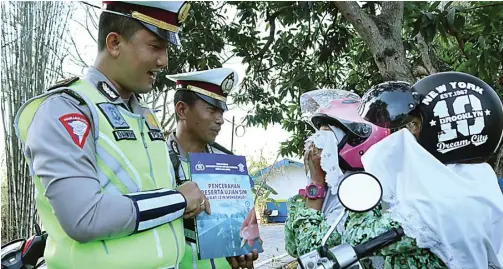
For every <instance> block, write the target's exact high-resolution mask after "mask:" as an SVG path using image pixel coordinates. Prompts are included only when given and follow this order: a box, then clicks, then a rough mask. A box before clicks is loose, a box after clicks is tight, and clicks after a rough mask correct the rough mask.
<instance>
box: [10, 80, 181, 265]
mask: <svg viewBox="0 0 503 269" xmlns="http://www.w3.org/2000/svg"><path fill="white" fill-rule="evenodd" d="M63 91H65V92H68V91H70V92H69V93H70V94H72V95H73V96H77V97H79V99H82V100H83V101H85V102H86V103H87V105H88V106H89V108H90V109H91V114H92V119H89V120H90V121H91V122H93V126H94V130H95V135H94V138H95V142H96V167H97V169H98V177H99V179H100V183H101V185H102V188H101V190H102V192H104V193H109V194H111V195H122V194H127V193H131V192H133V191H131V189H136V190H138V189H139V191H147V190H153V189H158V188H168V189H174V188H175V187H176V183H175V180H174V178H173V174H172V172H171V173H170V171H172V169H171V166H172V164H171V162H170V159H169V155H168V147H167V144H166V142H165V141H164V140H159V139H157V140H155V139H154V140H152V139H153V138H151V136H149V135H148V134H149V132H148V131H149V129H148V127H147V124H146V122H145V117H144V116H142V115H138V114H133V113H131V112H129V111H127V110H126V109H124V108H122V107H120V106H116V105H113V106H116V107H117V109H118V111H119V112H120V114H121V115H122V117H123V118H124V120H125V121H126V122H127V124H128V125H129V130H131V131H133V132H134V134H135V136H136V140H128V139H124V140H118V141H117V140H116V138H115V136H114V131H116V130H114V128H113V126H112V124H111V123H109V121H108V120H107V116H106V114H105V113H104V112H103V111H102V110H101V109H99V105H100V104H103V103H108V102H109V101H108V99H106V97H105V96H103V95H102V94H101V93H99V92H98V90H97V89H96V88H95V87H94V86H93V85H92V84H91V83H89V82H87V81H85V80H78V81H76V82H73V83H72V84H70V85H67V87H65V88H58V89H55V90H52V91H49V92H47V93H46V94H43V95H40V96H37V97H35V98H33V99H31V100H29V101H28V102H27V103H26V104H24V105H23V107H22V108H21V109H20V110H19V112H18V115H17V117H16V123H15V124H16V128H17V132H18V137H19V138H20V139H21V140H22V141H23V143H24V142H26V136H27V130H28V127H29V126H30V124H31V122H32V120H33V118H34V116H35V113H36V111H37V109H38V107H39V106H40V105H41V104H42V102H43V101H44V100H45V99H47V98H48V97H49V96H51V95H53V94H60V93H62V92H63ZM154 118H155V117H154ZM155 120H156V121H157V119H155ZM156 123H157V124H158V126H160V125H159V123H158V122H156ZM91 130H93V129H91ZM27 162H28V163H29V164H31V160H29V159H27ZM30 166H31V165H30ZM32 174H33V173H32ZM33 180H34V183H35V189H36V193H35V200H36V206H37V209H38V213H39V215H40V218H41V220H42V224H43V226H44V227H45V229H46V230H47V233H48V234H49V237H48V239H47V244H46V248H45V253H44V257H45V261H46V263H47V265H48V268H50V269H52V268H107V269H108V268H142V269H143V268H178V264H179V263H180V261H181V260H182V259H183V256H184V251H185V240H184V235H183V223H182V219H177V220H175V221H173V222H170V223H167V224H163V225H161V226H158V227H156V228H154V229H150V230H147V231H144V232H140V233H136V234H133V235H130V236H125V237H121V238H117V239H111V240H101V241H91V242H88V243H79V242H77V241H75V240H73V239H72V238H70V237H69V236H68V235H67V234H66V233H65V232H64V231H63V229H62V227H61V225H60V224H59V222H58V219H57V218H56V216H55V215H54V213H53V209H52V207H51V205H50V203H49V200H48V199H47V198H46V197H45V196H44V193H45V188H44V186H43V185H42V183H41V181H40V178H39V177H38V176H37V175H36V174H33Z"/></svg>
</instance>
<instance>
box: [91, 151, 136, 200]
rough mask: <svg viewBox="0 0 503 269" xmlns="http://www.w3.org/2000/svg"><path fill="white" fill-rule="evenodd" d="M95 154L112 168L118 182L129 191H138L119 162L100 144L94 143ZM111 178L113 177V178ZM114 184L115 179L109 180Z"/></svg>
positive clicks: (115, 182) (115, 183)
mask: <svg viewBox="0 0 503 269" xmlns="http://www.w3.org/2000/svg"><path fill="white" fill-rule="evenodd" d="M96 154H97V155H98V157H99V158H100V159H101V160H102V161H103V163H104V164H105V165H106V166H107V167H108V168H109V169H111V170H112V172H113V174H114V175H115V178H117V179H119V180H120V182H121V183H122V184H123V185H124V186H126V188H127V189H128V190H129V192H138V191H139V188H138V186H137V185H136V183H135V182H134V181H133V180H132V179H131V177H129V175H128V173H127V171H126V170H124V168H123V167H122V166H121V164H120V163H119V162H118V161H117V160H116V159H114V158H113V157H112V156H111V155H110V154H109V153H108V152H107V151H106V150H105V149H103V148H102V147H101V146H100V145H96ZM115 178H113V179H115ZM111 181H112V183H113V184H114V185H117V183H119V182H117V181H115V180H111Z"/></svg>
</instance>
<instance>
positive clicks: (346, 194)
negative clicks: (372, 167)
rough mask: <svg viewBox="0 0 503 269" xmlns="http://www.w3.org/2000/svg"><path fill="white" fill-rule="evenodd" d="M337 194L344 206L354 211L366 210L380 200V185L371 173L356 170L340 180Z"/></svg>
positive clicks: (370, 208)
mask: <svg viewBox="0 0 503 269" xmlns="http://www.w3.org/2000/svg"><path fill="white" fill-rule="evenodd" d="M337 196H338V198H339V201H340V202H341V204H342V205H343V206H344V207H345V208H347V209H349V210H351V211H354V212H366V211H369V210H372V209H373V208H374V207H376V206H377V205H378V204H379V202H380V201H381V198H382V186H381V183H380V182H379V180H377V178H376V177H375V176H373V175H372V174H369V173H366V172H356V173H353V174H350V175H348V176H346V177H344V178H343V179H342V180H341V183H339V189H338V192H337Z"/></svg>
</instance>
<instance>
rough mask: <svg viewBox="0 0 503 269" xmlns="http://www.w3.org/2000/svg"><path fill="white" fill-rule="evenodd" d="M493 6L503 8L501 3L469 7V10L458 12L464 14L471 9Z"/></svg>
mask: <svg viewBox="0 0 503 269" xmlns="http://www.w3.org/2000/svg"><path fill="white" fill-rule="evenodd" d="M494 6H503V3H501V2H498V3H495V4H488V5H483V6H478V7H470V8H466V9H465V10H463V11H459V12H466V11H468V10H472V9H479V8H485V7H494Z"/></svg>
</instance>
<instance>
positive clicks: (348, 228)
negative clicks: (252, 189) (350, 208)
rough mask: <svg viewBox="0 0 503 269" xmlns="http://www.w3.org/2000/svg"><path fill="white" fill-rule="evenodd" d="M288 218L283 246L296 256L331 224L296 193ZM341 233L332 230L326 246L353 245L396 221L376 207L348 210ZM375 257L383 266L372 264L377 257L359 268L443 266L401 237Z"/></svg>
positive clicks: (314, 243) (312, 246)
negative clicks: (307, 205) (367, 209)
mask: <svg viewBox="0 0 503 269" xmlns="http://www.w3.org/2000/svg"><path fill="white" fill-rule="evenodd" d="M287 207H288V219H287V221H286V224H285V247H286V250H287V252H288V254H290V255H291V256H294V257H298V256H300V255H303V254H305V253H307V252H310V251H312V250H314V249H316V248H317V247H318V246H320V245H321V240H322V238H323V236H324V235H325V233H326V232H327V230H328V229H329V228H330V225H331V223H327V221H326V219H325V217H324V216H323V213H322V212H321V211H318V210H314V209H311V208H306V207H305V202H304V200H303V198H302V197H300V196H299V195H296V196H294V197H292V198H290V199H288V201H287ZM344 227H345V232H344V233H343V234H342V235H341V234H338V233H337V232H334V233H333V234H332V235H331V236H330V238H329V239H328V241H327V245H328V246H329V247H333V246H336V245H339V244H341V242H347V243H349V244H351V245H353V246H355V245H358V244H360V243H363V242H365V241H367V240H369V239H371V238H374V237H376V236H378V235H380V234H382V233H385V232H387V231H389V230H390V229H392V228H396V227H398V224H397V223H396V222H394V221H392V220H391V218H390V216H389V214H388V213H387V212H384V211H382V209H381V207H380V206H378V207H377V208H375V209H374V210H372V211H369V212H365V213H349V215H348V217H347V219H346V223H345V224H344ZM374 254H375V256H377V257H382V258H381V259H380V260H381V262H380V263H382V260H383V259H384V266H382V265H381V266H382V267H381V266H379V265H377V264H374V265H373V264H372V262H377V260H378V259H374V258H373V259H365V260H362V261H360V262H361V264H362V266H363V268H366V269H367V268H368V269H370V268H384V269H401V268H404V269H405V268H428V269H437V268H442V269H443V268H447V267H446V266H445V265H444V263H443V262H442V261H441V260H440V259H439V258H437V257H436V256H435V255H434V254H433V253H431V252H430V251H429V250H427V249H420V248H418V247H417V246H416V241H415V240H414V239H412V238H410V237H404V238H402V240H400V241H399V242H397V243H395V244H392V245H390V246H388V247H386V248H384V249H382V250H380V251H379V252H377V253H374Z"/></svg>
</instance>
